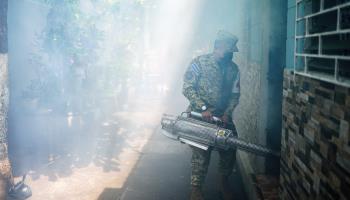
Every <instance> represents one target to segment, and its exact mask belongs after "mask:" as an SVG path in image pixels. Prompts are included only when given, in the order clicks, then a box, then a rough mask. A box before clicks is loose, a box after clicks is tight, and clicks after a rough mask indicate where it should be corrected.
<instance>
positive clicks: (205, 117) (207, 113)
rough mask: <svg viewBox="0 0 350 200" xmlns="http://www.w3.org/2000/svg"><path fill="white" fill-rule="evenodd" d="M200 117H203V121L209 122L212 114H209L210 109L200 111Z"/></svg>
mask: <svg viewBox="0 0 350 200" xmlns="http://www.w3.org/2000/svg"><path fill="white" fill-rule="evenodd" d="M202 117H203V119H204V120H205V121H208V122H210V121H212V120H213V115H212V114H211V112H210V111H204V112H202Z"/></svg>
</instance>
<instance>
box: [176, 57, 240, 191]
mask: <svg viewBox="0 0 350 200" xmlns="http://www.w3.org/2000/svg"><path fill="white" fill-rule="evenodd" d="M239 84H240V82H239V69H238V66H237V65H236V64H235V63H233V62H232V61H230V62H226V63H218V62H217V61H216V60H215V59H214V55H213V54H207V55H202V56H199V57H197V58H195V59H193V60H192V62H191V63H190V65H189V67H188V69H187V71H186V73H185V75H184V85H183V94H184V95H185V97H186V98H187V99H188V100H189V101H190V106H189V110H191V111H196V112H203V111H202V107H203V106H205V107H207V110H209V111H211V113H212V114H213V115H214V116H219V117H220V116H222V115H224V114H226V115H227V116H228V117H229V120H230V121H231V122H232V112H233V110H234V108H235V107H236V106H237V104H238V100H239V96H240V85H239ZM228 128H230V129H235V127H234V126H233V125H232V127H228ZM234 132H235V131H234ZM192 150H193V155H192V162H191V164H192V174H191V184H192V185H193V186H201V185H202V184H203V183H204V179H205V176H206V174H207V170H208V166H209V162H210V154H211V151H210V150H208V151H204V150H202V149H199V148H195V147H193V148H192ZM219 154H220V164H219V171H220V173H221V174H222V175H227V176H228V175H230V174H231V172H232V169H233V165H234V163H235V158H236V150H235V149H231V150H228V151H219Z"/></svg>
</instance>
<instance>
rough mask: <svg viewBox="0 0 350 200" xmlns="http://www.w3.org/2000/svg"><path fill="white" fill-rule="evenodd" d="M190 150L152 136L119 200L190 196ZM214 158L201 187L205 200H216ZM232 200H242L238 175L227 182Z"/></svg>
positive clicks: (180, 199)
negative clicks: (231, 193)
mask: <svg viewBox="0 0 350 200" xmlns="http://www.w3.org/2000/svg"><path fill="white" fill-rule="evenodd" d="M190 159H191V149H190V148H189V147H188V146H187V145H185V144H181V143H179V142H177V141H173V140H170V139H168V138H166V137H165V136H163V135H161V134H159V133H157V132H156V133H155V134H154V135H153V137H152V138H151V140H150V141H149V142H148V144H147V146H146V147H145V149H144V151H143V154H142V157H141V158H140V160H139V163H138V164H137V166H136V168H135V169H134V171H133V172H132V174H131V175H130V177H129V179H128V181H127V183H126V185H125V188H124V189H123V194H122V196H121V200H139V199H140V200H141V199H142V200H163V199H167V200H186V199H189V193H190V184H189V180H190ZM217 165H218V154H217V152H213V155H212V161H211V165H210V167H209V174H208V177H207V180H206V185H205V187H204V193H205V196H206V200H219V199H221V198H220V193H219V190H218V186H217V182H218V180H217V173H216V172H217ZM231 182H232V186H233V187H232V190H233V192H234V194H235V197H236V198H235V199H237V200H244V199H246V197H245V195H244V191H243V183H242V180H241V178H240V176H239V173H238V172H235V173H234V174H233V176H232V178H231Z"/></svg>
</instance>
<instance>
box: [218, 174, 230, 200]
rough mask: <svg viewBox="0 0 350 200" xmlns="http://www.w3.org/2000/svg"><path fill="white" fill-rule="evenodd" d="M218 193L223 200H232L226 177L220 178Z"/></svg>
mask: <svg viewBox="0 0 350 200" xmlns="http://www.w3.org/2000/svg"><path fill="white" fill-rule="evenodd" d="M220 191H221V194H222V197H223V199H224V200H232V199H233V193H232V188H231V186H230V181H229V177H228V176H223V175H222V176H220Z"/></svg>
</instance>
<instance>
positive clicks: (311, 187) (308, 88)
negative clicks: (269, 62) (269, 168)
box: [280, 70, 350, 200]
mask: <svg viewBox="0 0 350 200" xmlns="http://www.w3.org/2000/svg"><path fill="white" fill-rule="evenodd" d="M283 98H284V99H283V130H282V147H281V154H282V158H281V176H280V182H281V187H280V189H281V198H282V199H298V200H299V199H350V131H349V130H350V129H349V124H350V89H349V88H346V87H342V86H337V85H334V84H331V83H327V82H324V81H320V80H316V79H311V78H308V77H303V76H300V75H295V76H294V75H293V74H292V72H291V71H288V70H287V71H285V74H284V84H283Z"/></svg>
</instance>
